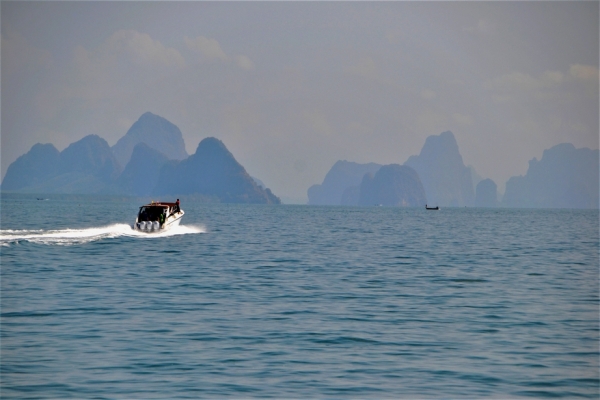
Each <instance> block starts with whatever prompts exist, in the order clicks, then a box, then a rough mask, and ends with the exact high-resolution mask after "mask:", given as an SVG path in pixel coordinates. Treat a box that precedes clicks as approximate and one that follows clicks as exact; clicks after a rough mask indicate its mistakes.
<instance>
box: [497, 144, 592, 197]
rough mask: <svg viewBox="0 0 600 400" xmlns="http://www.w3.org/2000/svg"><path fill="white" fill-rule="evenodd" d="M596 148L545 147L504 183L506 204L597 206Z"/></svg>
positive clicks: (563, 145)
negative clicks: (522, 172) (524, 171)
mask: <svg viewBox="0 0 600 400" xmlns="http://www.w3.org/2000/svg"><path fill="white" fill-rule="evenodd" d="M598 167H599V151H598V150H591V149H588V148H581V149H575V146H573V145H572V144H571V143H563V144H559V145H556V146H554V147H552V148H550V149H548V150H544V153H543V155H542V159H541V160H539V161H538V160H537V159H536V158H534V159H532V160H531V161H529V169H528V170H527V174H525V176H513V177H512V178H510V179H509V180H508V182H507V183H506V192H505V193H504V198H503V199H502V203H503V205H505V206H507V207H543V208H598V200H599V190H598V189H599V187H598V186H599V184H598V177H599V173H598Z"/></svg>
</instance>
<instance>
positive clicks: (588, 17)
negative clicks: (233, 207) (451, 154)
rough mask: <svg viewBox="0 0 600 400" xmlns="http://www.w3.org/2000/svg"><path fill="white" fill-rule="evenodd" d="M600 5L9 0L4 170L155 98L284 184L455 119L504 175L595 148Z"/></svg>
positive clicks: (99, 130)
mask: <svg viewBox="0 0 600 400" xmlns="http://www.w3.org/2000/svg"><path fill="white" fill-rule="evenodd" d="M598 5H599V3H598V2H597V1H594V2H424V3H416V2H220V3H213V2H126V3H118V2H7V1H2V2H1V3H0V7H1V10H0V11H1V35H2V46H1V52H2V54H1V56H2V58H1V63H2V64H1V67H2V68H1V71H2V76H1V78H2V80H1V82H2V87H1V92H2V98H1V101H2V103H1V106H2V118H1V129H2V130H1V135H2V138H1V145H2V146H1V147H2V148H1V157H2V159H1V161H2V177H4V174H5V172H6V169H7V168H8V165H9V164H10V163H11V162H13V161H14V160H15V159H16V158H17V157H18V156H20V155H21V154H24V153H26V152H27V151H28V150H29V149H30V148H31V146H32V145H34V144H35V143H38V142H41V143H53V144H54V145H55V146H56V147H57V148H58V149H59V150H62V149H64V148H65V147H66V146H68V145H69V144H70V143H72V142H74V141H76V140H79V139H81V138H82V137H84V136H86V135H89V134H97V135H99V136H101V137H103V138H104V139H106V140H107V141H108V143H109V144H110V145H114V144H115V143H116V141H117V140H118V139H119V138H120V137H122V136H123V135H124V134H125V132H127V129H129V127H130V126H131V124H133V122H135V121H136V120H137V119H138V118H139V117H140V115H141V114H143V113H144V112H146V111H151V112H153V113H155V114H158V115H160V116H163V117H165V118H167V119H168V120H170V121H171V122H173V123H174V124H175V125H177V126H178V127H179V128H180V129H181V131H182V132H183V136H184V140H185V143H186V147H187V151H188V153H190V154H191V153H193V152H195V150H196V147H197V146H198V143H199V142H200V140H202V139H203V138H205V137H208V136H215V137H217V138H219V139H221V140H223V142H224V143H225V145H226V146H227V148H228V149H229V150H230V151H231V152H232V153H233V155H234V156H235V157H236V159H237V160H238V161H239V162H240V163H241V164H242V165H243V166H244V167H246V170H247V171H248V172H249V173H250V174H251V175H252V176H255V177H257V178H259V179H261V180H262V181H263V182H264V183H265V184H266V185H267V186H268V187H270V188H271V189H272V190H273V192H274V193H275V194H276V195H278V196H281V197H284V198H296V199H305V198H306V190H307V189H308V187H309V186H310V185H312V184H315V183H321V182H322V180H323V178H324V176H325V174H326V173H327V171H328V170H329V169H330V168H331V166H332V165H333V164H334V163H335V162H336V161H337V160H340V159H345V160H348V161H356V162H377V163H381V164H389V163H399V164H402V163H404V162H405V161H406V160H407V158H408V157H409V156H411V155H413V154H418V153H419V152H420V150H421V147H422V146H423V144H424V142H425V138H426V137H427V136H429V135H437V134H439V133H441V132H443V131H446V130H451V131H452V132H453V133H454V135H455V137H456V139H457V141H458V145H459V148H460V151H461V154H462V156H463V160H464V162H465V164H467V165H473V166H474V167H475V168H476V170H477V172H478V173H479V174H480V175H481V176H483V177H484V178H488V177H489V178H492V179H493V180H494V181H495V182H496V183H497V184H498V186H499V187H500V188H501V189H502V190H503V188H504V185H505V183H506V180H507V179H508V178H509V177H511V176H513V175H522V174H525V172H526V171H527V167H528V161H529V160H530V159H531V158H533V157H537V158H538V159H539V158H540V157H541V155H542V152H543V150H544V149H547V148H549V147H551V146H554V145H556V144H559V143H563V142H571V143H573V144H574V145H575V146H576V147H590V148H594V149H597V148H598V141H599V127H598V118H599V117H598V113H599V112H598V78H599V73H598V58H599V54H598V53H599V39H598V38H599V27H598V21H599V7H598Z"/></svg>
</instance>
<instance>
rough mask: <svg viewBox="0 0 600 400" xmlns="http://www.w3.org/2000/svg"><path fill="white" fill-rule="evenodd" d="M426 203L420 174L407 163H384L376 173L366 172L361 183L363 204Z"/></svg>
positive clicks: (360, 202) (399, 205) (412, 205)
mask: <svg viewBox="0 0 600 400" xmlns="http://www.w3.org/2000/svg"><path fill="white" fill-rule="evenodd" d="M426 203H427V199H426V197H425V190H424V189H423V184H422V183H421V180H420V179H419V175H417V172H416V171H415V170H414V169H412V168H411V167H408V166H406V165H398V164H390V165H384V166H383V167H381V168H380V169H379V170H378V171H377V172H376V173H375V175H373V173H371V172H369V173H367V174H365V175H364V177H363V179H362V182H361V184H360V195H359V201H358V204H359V205H361V206H373V205H380V204H381V205H383V206H397V207H422V206H425V204H426Z"/></svg>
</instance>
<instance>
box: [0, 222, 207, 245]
mask: <svg viewBox="0 0 600 400" xmlns="http://www.w3.org/2000/svg"><path fill="white" fill-rule="evenodd" d="M205 232H206V229H205V228H204V227H202V226H194V225H178V226H175V227H173V228H171V229H169V230H168V231H162V232H157V233H145V232H139V231H136V230H134V229H133V228H132V227H131V225H127V224H114V225H108V226H101V227H92V228H84V229H59V230H10V229H5V230H4V229H3V230H0V245H2V246H8V245H10V244H11V243H19V242H22V241H27V242H30V243H40V244H52V245H73V244H82V243H89V242H94V241H97V240H101V239H109V238H118V237H135V238H141V239H151V238H164V237H168V236H175V235H187V234H193V233H205Z"/></svg>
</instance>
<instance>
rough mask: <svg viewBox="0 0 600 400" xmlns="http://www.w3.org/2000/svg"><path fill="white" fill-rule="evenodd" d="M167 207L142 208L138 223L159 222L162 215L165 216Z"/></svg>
mask: <svg viewBox="0 0 600 400" xmlns="http://www.w3.org/2000/svg"><path fill="white" fill-rule="evenodd" d="M165 210H166V207H159V206H143V207H140V212H139V214H138V222H141V221H159V220H160V216H161V214H164V213H165Z"/></svg>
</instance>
